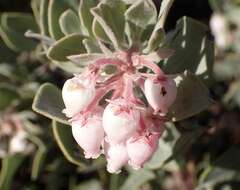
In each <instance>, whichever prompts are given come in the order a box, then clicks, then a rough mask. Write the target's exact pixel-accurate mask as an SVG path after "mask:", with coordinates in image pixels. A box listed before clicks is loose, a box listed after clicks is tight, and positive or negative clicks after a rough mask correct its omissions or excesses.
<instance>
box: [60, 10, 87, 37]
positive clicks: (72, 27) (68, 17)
mask: <svg viewBox="0 0 240 190" xmlns="http://www.w3.org/2000/svg"><path fill="white" fill-rule="evenodd" d="M59 24H60V28H61V30H62V32H63V33H64V34H65V35H68V34H72V33H79V34H82V33H83V32H82V31H81V24H80V20H79V18H78V16H77V14H76V13H75V12H74V11H72V10H71V9H68V10H66V11H64V12H63V13H62V14H61V16H60V19H59Z"/></svg>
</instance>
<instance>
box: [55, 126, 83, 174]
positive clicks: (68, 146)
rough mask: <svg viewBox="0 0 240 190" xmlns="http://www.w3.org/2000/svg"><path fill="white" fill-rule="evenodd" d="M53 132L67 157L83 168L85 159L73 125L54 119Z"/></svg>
mask: <svg viewBox="0 0 240 190" xmlns="http://www.w3.org/2000/svg"><path fill="white" fill-rule="evenodd" d="M52 127H53V134H54V137H55V139H56V141H57V144H58V146H59V147H60V149H61V151H62V153H63V154H64V156H65V158H66V159H67V160H68V161H69V162H71V163H73V164H76V165H78V166H80V167H81V168H82V169H83V168H85V167H86V166H85V163H84V162H85V159H84V158H83V157H82V156H81V154H80V150H79V148H78V145H77V143H76V142H75V141H74V138H73V136H72V130H71V127H69V126H67V125H63V124H60V123H57V122H56V121H53V124H52Z"/></svg>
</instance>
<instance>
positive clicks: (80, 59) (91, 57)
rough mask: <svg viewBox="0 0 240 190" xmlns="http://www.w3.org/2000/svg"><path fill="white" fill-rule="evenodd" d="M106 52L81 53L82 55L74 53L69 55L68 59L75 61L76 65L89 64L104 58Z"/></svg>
mask: <svg viewBox="0 0 240 190" xmlns="http://www.w3.org/2000/svg"><path fill="white" fill-rule="evenodd" d="M103 57H104V54H100V53H90V54H89V53H86V54H80V55H72V56H68V59H70V60H71V61H72V62H74V63H75V64H76V65H80V66H87V65H89V64H91V63H93V62H94V61H96V60H97V59H100V58H103Z"/></svg>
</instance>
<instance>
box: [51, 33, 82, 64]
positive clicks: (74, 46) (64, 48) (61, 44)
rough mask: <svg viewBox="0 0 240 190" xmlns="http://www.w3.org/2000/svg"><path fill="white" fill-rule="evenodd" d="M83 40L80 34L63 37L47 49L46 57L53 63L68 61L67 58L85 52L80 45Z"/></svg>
mask: <svg viewBox="0 0 240 190" xmlns="http://www.w3.org/2000/svg"><path fill="white" fill-rule="evenodd" d="M84 38H85V37H84V36H82V35H80V34H71V35H68V36H65V37H64V38H62V39H60V40H58V41H57V42H55V43H54V44H53V45H52V46H51V47H50V48H49V50H48V53H47V56H48V57H49V58H50V59H53V60H55V61H68V59H67V56H69V55H76V54H80V53H84V52H86V50H85V48H84V45H83V44H82V41H83V39H84Z"/></svg>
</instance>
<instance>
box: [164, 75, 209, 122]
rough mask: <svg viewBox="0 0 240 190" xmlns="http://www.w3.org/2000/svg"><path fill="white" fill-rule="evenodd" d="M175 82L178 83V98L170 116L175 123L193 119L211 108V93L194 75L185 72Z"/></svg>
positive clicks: (171, 108) (170, 111)
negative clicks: (189, 118)
mask: <svg viewBox="0 0 240 190" xmlns="http://www.w3.org/2000/svg"><path fill="white" fill-rule="evenodd" d="M175 81H176V82H177V98H176V100H175V102H174V103H173V105H172V106H171V107H170V110H169V114H168V117H169V118H172V120H173V121H180V120H183V119H186V118H188V117H191V116H193V115H195V114H197V113H199V112H201V111H203V110H204V109H206V108H208V107H209V106H210V104H211V99H210V96H209V91H208V89H207V87H206V86H205V85H204V84H203V83H202V82H201V80H200V79H199V78H198V77H196V76H195V75H194V74H191V73H190V72H185V73H184V74H182V75H179V76H178V77H176V78H175Z"/></svg>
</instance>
